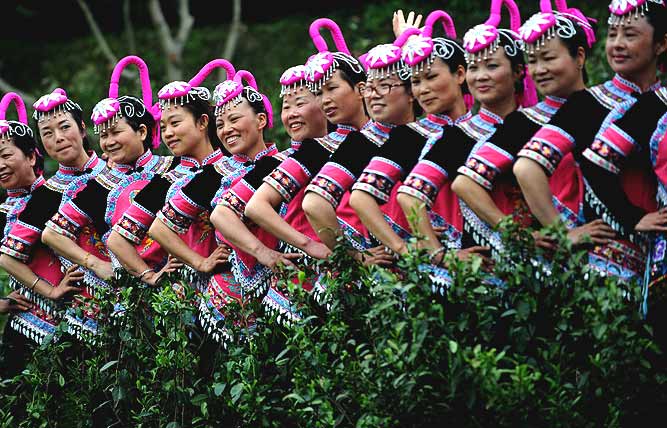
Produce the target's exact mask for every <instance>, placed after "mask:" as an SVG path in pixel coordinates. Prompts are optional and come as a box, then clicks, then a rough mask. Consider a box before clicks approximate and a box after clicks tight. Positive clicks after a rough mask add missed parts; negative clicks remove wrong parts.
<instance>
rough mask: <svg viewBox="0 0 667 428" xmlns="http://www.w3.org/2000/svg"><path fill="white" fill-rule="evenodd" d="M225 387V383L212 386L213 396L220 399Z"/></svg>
mask: <svg viewBox="0 0 667 428" xmlns="http://www.w3.org/2000/svg"><path fill="white" fill-rule="evenodd" d="M226 386H227V384H226V383H216V384H215V385H213V393H214V394H215V396H216V397H220V396H221V395H222V393H223V392H224V390H225V387H226Z"/></svg>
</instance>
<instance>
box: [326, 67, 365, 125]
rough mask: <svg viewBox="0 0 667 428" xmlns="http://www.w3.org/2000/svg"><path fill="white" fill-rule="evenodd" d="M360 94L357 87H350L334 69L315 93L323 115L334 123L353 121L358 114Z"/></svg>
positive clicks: (360, 101) (338, 71) (360, 100)
mask: <svg viewBox="0 0 667 428" xmlns="http://www.w3.org/2000/svg"><path fill="white" fill-rule="evenodd" d="M362 98H363V97H362V95H361V92H360V90H359V88H358V87H354V88H353V87H352V86H350V84H349V83H348V82H347V81H346V80H344V79H343V78H342V77H341V72H340V70H336V72H334V74H333V75H332V76H331V78H330V79H329V80H328V81H327V82H326V83H325V84H324V85H323V86H322V89H321V90H320V92H318V94H317V99H318V101H319V104H320V108H321V109H322V111H323V112H324V116H326V118H327V119H328V120H329V122H331V123H333V124H334V125H338V124H350V123H354V121H355V120H356V119H355V118H356V117H357V115H358V114H359V109H360V108H362V107H361V103H362Z"/></svg>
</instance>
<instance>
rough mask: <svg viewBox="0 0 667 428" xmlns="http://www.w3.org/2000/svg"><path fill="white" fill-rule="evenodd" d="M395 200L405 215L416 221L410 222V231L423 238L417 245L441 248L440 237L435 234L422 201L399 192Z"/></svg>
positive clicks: (433, 248) (431, 248)
mask: <svg viewBox="0 0 667 428" xmlns="http://www.w3.org/2000/svg"><path fill="white" fill-rule="evenodd" d="M396 200H397V202H398V204H399V205H400V206H401V208H402V209H403V213H404V214H405V217H406V218H407V219H412V218H414V219H415V221H416V222H415V223H414V224H413V223H412V222H410V228H411V229H412V231H413V232H414V233H416V234H419V235H421V236H423V237H424V238H425V239H424V240H422V241H420V242H419V246H420V247H422V248H428V249H430V250H439V249H441V248H443V246H442V244H441V243H440V239H438V235H436V233H435V231H434V230H433V226H432V225H431V220H430V218H429V215H428V211H427V209H426V205H425V204H424V202H422V201H420V200H419V199H417V198H415V197H414V196H411V195H408V194H407V193H399V194H398V195H397V196H396ZM415 216H416V217H415Z"/></svg>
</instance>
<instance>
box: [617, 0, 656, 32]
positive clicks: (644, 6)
mask: <svg viewBox="0 0 667 428" xmlns="http://www.w3.org/2000/svg"><path fill="white" fill-rule="evenodd" d="M649 3H654V6H653V7H655V6H661V7H665V0H613V1H612V2H611V4H609V12H611V15H610V16H609V20H608V21H607V22H608V23H609V25H614V26H616V25H625V24H630V23H631V22H632V19H633V18H634V19H638V18H639V17H640V16H645V15H646V13H647V12H648V10H649Z"/></svg>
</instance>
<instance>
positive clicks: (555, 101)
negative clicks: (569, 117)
mask: <svg viewBox="0 0 667 428" xmlns="http://www.w3.org/2000/svg"><path fill="white" fill-rule="evenodd" d="M565 101H567V99H566V98H560V97H554V96H551V95H547V96H546V97H545V98H544V103H545V104H546V105H548V106H549V107H554V108H560V107H562V105H563V104H565Z"/></svg>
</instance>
